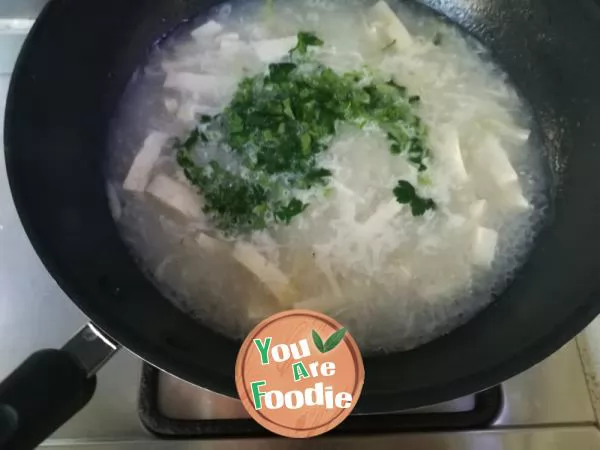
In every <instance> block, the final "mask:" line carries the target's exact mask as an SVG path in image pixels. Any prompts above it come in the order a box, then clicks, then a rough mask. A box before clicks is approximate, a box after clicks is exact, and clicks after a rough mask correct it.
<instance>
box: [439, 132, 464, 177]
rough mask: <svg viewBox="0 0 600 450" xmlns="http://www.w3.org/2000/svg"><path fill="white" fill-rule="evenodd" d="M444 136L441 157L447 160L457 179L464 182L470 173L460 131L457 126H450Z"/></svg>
mask: <svg viewBox="0 0 600 450" xmlns="http://www.w3.org/2000/svg"><path fill="white" fill-rule="evenodd" d="M444 138H445V139H444V143H443V148H441V151H442V155H441V158H443V159H444V160H445V161H446V163H447V164H448V167H449V169H450V171H452V173H453V175H454V176H455V177H456V179H457V180H458V181H460V182H463V183H464V182H466V181H467V180H468V179H469V174H468V173H467V169H466V167H465V162H464V159H463V156H462V150H461V147H460V139H459V136H458V132H457V131H456V129H455V128H452V127H448V128H447V129H446V130H445V133H444Z"/></svg>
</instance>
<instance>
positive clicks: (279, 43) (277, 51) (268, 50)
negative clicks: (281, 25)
mask: <svg viewBox="0 0 600 450" xmlns="http://www.w3.org/2000/svg"><path fill="white" fill-rule="evenodd" d="M297 43H298V38H297V37H296V36H288V37H284V38H279V39H266V40H264V41H254V42H251V43H250V46H251V47H252V48H253V49H254V51H255V52H256V54H257V55H258V57H259V58H260V60H261V61H263V62H265V63H271V62H274V61H278V60H280V59H281V58H283V57H284V56H285V55H286V54H287V52H289V51H290V50H291V49H293V48H294V47H295V46H296V45H297Z"/></svg>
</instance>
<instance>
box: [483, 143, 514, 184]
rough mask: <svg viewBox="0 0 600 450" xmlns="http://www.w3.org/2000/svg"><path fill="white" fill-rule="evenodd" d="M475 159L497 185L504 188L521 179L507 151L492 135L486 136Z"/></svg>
mask: <svg viewBox="0 0 600 450" xmlns="http://www.w3.org/2000/svg"><path fill="white" fill-rule="evenodd" d="M475 157H476V159H477V164H478V165H479V166H480V168H481V169H483V170H485V171H487V172H488V173H489V175H490V177H491V178H492V179H493V180H494V182H495V183H496V185H498V186H504V185H506V184H508V183H512V182H515V181H517V180H518V179H519V176H518V175H517V172H515V169H514V168H513V166H512V164H511V163H510V160H509V159H508V156H507V155H506V151H505V150H504V149H503V148H502V146H501V145H500V142H499V141H498V139H497V138H496V137H494V136H492V135H490V134H488V135H486V136H485V137H484V139H483V141H482V142H481V146H480V148H479V150H478V151H477V152H476V154H475Z"/></svg>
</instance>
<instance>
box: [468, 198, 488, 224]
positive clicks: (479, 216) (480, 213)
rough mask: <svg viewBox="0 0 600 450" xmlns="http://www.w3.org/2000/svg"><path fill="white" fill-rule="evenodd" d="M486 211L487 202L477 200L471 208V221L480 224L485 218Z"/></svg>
mask: <svg viewBox="0 0 600 450" xmlns="http://www.w3.org/2000/svg"><path fill="white" fill-rule="evenodd" d="M486 209H487V200H483V199H479V200H475V201H474V202H473V203H472V204H471V206H469V215H470V218H471V220H473V221H474V222H475V223H480V222H481V221H482V220H483V218H484V217H485V212H486Z"/></svg>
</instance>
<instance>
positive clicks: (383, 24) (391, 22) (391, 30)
mask: <svg viewBox="0 0 600 450" xmlns="http://www.w3.org/2000/svg"><path fill="white" fill-rule="evenodd" d="M369 17H370V18H371V19H372V20H373V21H374V22H375V23H374V25H375V27H376V28H381V29H382V30H383V32H384V34H385V35H386V36H387V37H388V38H389V40H390V41H395V42H394V47H395V48H396V49H397V50H402V49H405V48H407V47H408V46H410V45H412V37H411V35H410V33H409V32H408V30H407V29H406V27H405V26H404V24H403V23H402V21H401V20H400V18H399V17H398V15H397V14H396V13H395V12H394V11H393V10H392V8H390V5H388V4H387V3H386V2H384V1H383V0H382V1H379V2H377V3H376V4H375V5H374V6H373V7H371V9H370V10H369ZM385 44H387V43H385Z"/></svg>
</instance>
